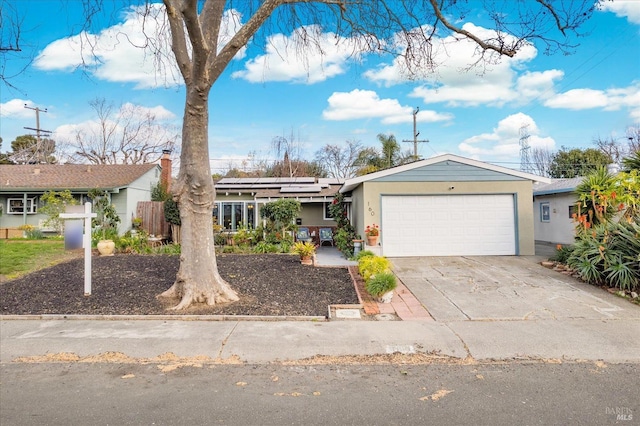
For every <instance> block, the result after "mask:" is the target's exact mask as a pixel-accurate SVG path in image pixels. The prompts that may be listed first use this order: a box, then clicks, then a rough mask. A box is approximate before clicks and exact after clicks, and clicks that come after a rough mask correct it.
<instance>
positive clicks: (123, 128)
mask: <svg viewBox="0 0 640 426" xmlns="http://www.w3.org/2000/svg"><path fill="white" fill-rule="evenodd" d="M89 105H90V106H91V108H92V109H93V110H94V112H95V113H96V116H97V121H96V122H95V123H93V124H91V125H87V126H83V127H82V128H81V129H79V130H77V131H76V132H75V139H74V140H73V141H69V142H68V145H69V146H70V149H71V150H72V151H73V152H72V153H71V154H70V160H71V161H72V162H78V163H83V162H89V163H92V164H143V163H153V162H155V161H157V160H158V159H160V157H161V156H162V151H163V150H165V149H168V150H171V151H174V150H175V149H176V141H177V140H178V133H177V129H175V128H173V127H171V126H168V125H166V124H164V123H162V122H161V120H159V119H158V117H157V116H156V115H155V114H154V113H152V112H151V111H149V110H147V109H144V108H142V107H140V106H135V105H132V104H124V105H122V106H121V107H120V108H118V109H115V108H114V106H113V104H111V103H108V102H107V101H106V100H105V99H104V98H97V99H94V100H92V101H91V102H89Z"/></svg>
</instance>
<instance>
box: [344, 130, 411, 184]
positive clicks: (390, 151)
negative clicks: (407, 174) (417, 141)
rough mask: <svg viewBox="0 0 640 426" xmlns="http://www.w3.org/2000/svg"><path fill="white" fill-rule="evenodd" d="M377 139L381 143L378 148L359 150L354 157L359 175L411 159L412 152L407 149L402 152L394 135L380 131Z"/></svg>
mask: <svg viewBox="0 0 640 426" xmlns="http://www.w3.org/2000/svg"><path fill="white" fill-rule="evenodd" d="M378 141H379V142H380V144H381V146H380V150H377V149H375V148H365V149H363V150H361V151H360V153H359V155H358V158H357V159H356V165H357V166H358V167H359V168H358V170H357V172H356V174H358V175H359V176H362V175H364V174H367V173H373V172H377V171H379V170H384V169H390V168H391V167H396V166H400V165H402V164H407V163H410V162H412V161H413V154H412V153H411V152H410V151H409V150H407V151H404V152H402V150H401V148H400V144H399V143H398V141H397V140H396V137H395V136H394V135H392V134H389V135H385V134H384V133H380V134H379V135H378Z"/></svg>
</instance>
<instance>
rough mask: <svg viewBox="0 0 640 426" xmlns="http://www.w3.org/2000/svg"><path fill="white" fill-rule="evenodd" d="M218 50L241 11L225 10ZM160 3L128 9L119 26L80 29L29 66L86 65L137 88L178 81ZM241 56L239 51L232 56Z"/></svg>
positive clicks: (67, 68) (71, 67) (72, 67)
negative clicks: (95, 31)
mask: <svg viewBox="0 0 640 426" xmlns="http://www.w3.org/2000/svg"><path fill="white" fill-rule="evenodd" d="M224 18H225V19H224V24H227V25H226V26H224V27H223V28H222V29H221V34H220V36H219V41H220V42H219V46H218V47H219V49H221V48H222V47H224V45H225V43H227V42H228V41H229V39H230V38H231V37H232V36H233V34H234V32H235V31H237V30H238V29H239V28H240V27H241V25H240V23H239V20H240V15H238V14H237V13H236V12H234V11H226V12H225V17H224ZM167 28H168V23H167V22H166V14H165V11H164V6H163V5H161V4H151V5H149V6H148V15H147V16H145V6H139V7H136V6H134V7H131V9H129V11H128V12H127V13H126V14H125V17H124V21H123V22H122V23H120V24H117V25H114V26H111V27H108V28H105V29H103V30H102V31H101V32H100V33H99V34H90V33H86V32H83V33H80V34H77V35H74V36H71V37H67V38H63V39H59V40H56V41H54V42H52V43H50V44H49V45H47V46H46V47H45V48H44V49H43V50H42V52H40V54H39V55H38V56H37V57H36V59H35V61H34V66H35V67H36V68H39V69H41V70H45V71H54V70H55V71H63V72H72V71H74V70H75V69H77V68H83V67H87V71H88V72H90V73H91V74H93V75H94V76H95V77H97V78H98V79H100V80H105V81H112V82H120V83H134V84H136V88H139V89H146V88H153V87H159V86H177V85H181V84H183V82H182V78H181V76H180V72H179V70H178V68H177V65H176V62H175V58H174V56H173V53H172V52H171V49H170V47H169V46H170V40H169V39H168V37H169V35H168V31H167ZM243 55H244V49H243V50H242V51H241V52H240V53H239V54H238V55H236V58H238V57H242V56H243Z"/></svg>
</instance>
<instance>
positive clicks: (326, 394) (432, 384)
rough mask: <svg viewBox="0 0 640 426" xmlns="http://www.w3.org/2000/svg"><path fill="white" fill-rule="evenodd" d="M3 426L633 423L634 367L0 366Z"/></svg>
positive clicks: (639, 404) (636, 414)
mask: <svg viewBox="0 0 640 426" xmlns="http://www.w3.org/2000/svg"><path fill="white" fill-rule="evenodd" d="M0 372H1V386H0V388H1V390H0V407H1V410H0V424H2V425H3V426H10V425H51V426H54V425H65V426H67V425H190V426H193V425H242V426H247V425H285V424H289V425H428V424H435V425H493V426H500V425H516V424H517V425H614V424H618V425H637V424H638V423H640V399H638V377H640V366H639V365H638V364H605V363H602V362H585V363H561V364H549V363H542V362H536V363H520V362H511V363H483V364H474V365H460V364H447V365H439V364H435V365H384V366H381V365H374V366H371V365H344V364H342V365H341V364H337V365H324V366H318V365H315V366H314V365H282V364H272V365H265V364H262V365H215V366H207V365H202V366H182V367H179V366H178V367H176V366H175V365H174V366H173V367H171V366H169V365H166V364H164V365H163V364H156V363H151V364H139V363H134V364H128V363H115V364H114V363H101V362H98V363H42V364H25V363H19V362H18V363H3V364H0Z"/></svg>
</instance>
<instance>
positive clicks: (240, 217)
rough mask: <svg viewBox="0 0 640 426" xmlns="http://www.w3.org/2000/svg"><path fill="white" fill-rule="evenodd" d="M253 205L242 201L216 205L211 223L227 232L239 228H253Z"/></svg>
mask: <svg viewBox="0 0 640 426" xmlns="http://www.w3.org/2000/svg"><path fill="white" fill-rule="evenodd" d="M255 218H256V216H255V203H247V202H244V201H235V202H222V203H216V204H215V206H214V208H213V221H214V223H216V224H218V225H221V226H222V227H223V228H224V229H226V230H228V231H236V230H237V229H239V228H245V227H246V228H253V227H254V225H255Z"/></svg>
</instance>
